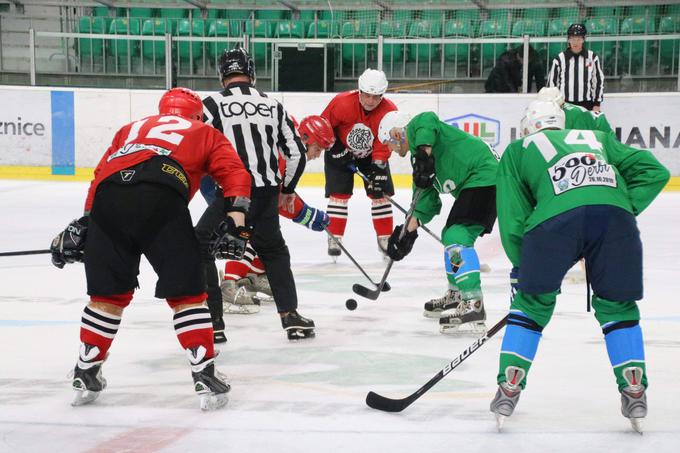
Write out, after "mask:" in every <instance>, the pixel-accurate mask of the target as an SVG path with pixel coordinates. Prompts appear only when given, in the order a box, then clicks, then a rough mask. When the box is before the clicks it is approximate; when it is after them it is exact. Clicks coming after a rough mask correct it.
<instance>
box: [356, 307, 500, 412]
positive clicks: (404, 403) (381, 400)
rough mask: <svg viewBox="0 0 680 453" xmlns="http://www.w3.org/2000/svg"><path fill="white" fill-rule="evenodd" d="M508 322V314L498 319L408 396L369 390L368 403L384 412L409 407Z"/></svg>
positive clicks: (398, 410) (399, 410)
mask: <svg viewBox="0 0 680 453" xmlns="http://www.w3.org/2000/svg"><path fill="white" fill-rule="evenodd" d="M507 322H508V315H505V317H504V318H503V319H501V320H500V321H498V323H497V324H496V325H495V326H493V327H492V328H491V329H490V330H489V331H488V332H487V333H486V335H484V336H483V337H481V338H479V339H478V340H477V341H475V342H474V343H472V344H471V345H470V346H469V347H468V348H467V349H466V350H465V351H463V353H462V354H460V355H459V356H458V357H456V358H455V359H453V360H452V361H451V362H450V363H448V364H447V365H446V366H445V367H444V368H442V369H441V370H439V372H438V373H437V374H435V375H434V377H433V378H432V379H430V380H429V381H427V383H425V385H423V386H422V387H420V388H419V389H418V390H416V391H415V392H413V393H412V394H410V395H409V396H407V397H406V398H401V399H392V398H387V397H385V396H382V395H378V394H377V393H375V392H368V395H366V404H367V405H368V406H369V407H371V408H373V409H377V410H379V411H384V412H401V411H403V410H404V409H406V408H407V407H409V406H410V405H411V404H413V402H414V401H415V400H417V399H418V398H420V397H421V396H423V394H424V393H425V392H427V391H428V390H430V389H431V388H432V387H434V386H435V384H437V383H438V382H439V381H441V380H442V379H444V376H446V375H447V374H449V373H450V372H451V371H453V370H454V369H455V368H456V367H457V366H458V365H460V364H461V363H462V362H463V361H464V360H465V359H467V358H468V357H470V355H472V353H473V352H475V351H476V350H477V349H479V348H480V347H481V346H482V345H483V344H484V343H486V342H487V340H488V339H489V338H491V337H493V336H494V335H495V334H496V333H498V331H499V330H501V329H502V328H503V327H504V326H505V324H506V323H507Z"/></svg>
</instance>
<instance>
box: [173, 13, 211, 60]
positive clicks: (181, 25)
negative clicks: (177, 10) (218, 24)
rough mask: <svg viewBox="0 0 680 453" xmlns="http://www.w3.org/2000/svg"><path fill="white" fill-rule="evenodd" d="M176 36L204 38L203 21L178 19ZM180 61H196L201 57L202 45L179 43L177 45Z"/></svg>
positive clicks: (198, 43)
mask: <svg viewBox="0 0 680 453" xmlns="http://www.w3.org/2000/svg"><path fill="white" fill-rule="evenodd" d="M177 36H186V37H198V36H205V20H203V19H191V20H190V19H180V20H179V22H178V23H177ZM177 48H178V51H179V58H180V60H184V61H189V60H197V59H199V58H201V57H202V56H203V43H201V42H187V41H184V42H182V41H180V42H179V43H178V45H177Z"/></svg>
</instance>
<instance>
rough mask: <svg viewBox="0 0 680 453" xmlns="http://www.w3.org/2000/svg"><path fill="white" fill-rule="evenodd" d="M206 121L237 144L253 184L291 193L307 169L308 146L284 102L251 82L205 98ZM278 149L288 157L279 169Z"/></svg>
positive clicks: (234, 144)
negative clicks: (306, 155) (283, 104)
mask: <svg viewBox="0 0 680 453" xmlns="http://www.w3.org/2000/svg"><path fill="white" fill-rule="evenodd" d="M203 113H204V118H203V120H204V122H206V123H208V124H211V125H212V126H213V127H214V128H215V129H217V130H219V131H220V132H222V133H223V134H224V135H225V136H226V137H227V138H228V139H229V141H230V142H231V144H232V145H233V146H234V148H236V151H237V152H238V155H239V157H240V158H241V160H242V161H243V165H245V167H246V170H248V172H249V173H250V175H251V177H252V178H253V187H255V188H267V187H276V186H278V185H279V184H280V183H283V187H282V188H281V191H282V192H284V193H292V192H293V191H295V186H296V185H297V183H298V180H299V179H300V176H301V175H302V172H303V171H304V169H305V162H306V158H305V153H306V151H307V150H306V148H305V146H304V145H303V144H302V142H301V141H300V136H299V135H298V133H297V130H296V129H295V125H294V124H293V121H292V120H291V118H290V116H288V113H287V112H286V110H285V109H284V108H283V106H282V105H281V103H280V102H279V101H277V100H276V99H271V98H268V97H267V95H266V94H264V93H262V92H261V91H260V90H258V89H257V88H255V87H254V86H252V85H251V84H249V83H245V82H244V83H232V84H230V85H229V86H228V87H227V88H225V89H224V90H222V91H221V92H219V93H215V94H211V95H210V96H208V97H207V98H205V99H203ZM279 151H280V152H281V154H282V155H283V158H284V159H285V160H286V172H285V175H282V174H281V170H280V169H279V162H278V156H279Z"/></svg>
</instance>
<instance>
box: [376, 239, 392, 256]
mask: <svg viewBox="0 0 680 453" xmlns="http://www.w3.org/2000/svg"><path fill="white" fill-rule="evenodd" d="M389 241H390V237H389V236H378V251H379V252H380V253H381V254H382V257H383V261H387V260H389V259H390V257H389V256H388V255H387V243H388V242H389Z"/></svg>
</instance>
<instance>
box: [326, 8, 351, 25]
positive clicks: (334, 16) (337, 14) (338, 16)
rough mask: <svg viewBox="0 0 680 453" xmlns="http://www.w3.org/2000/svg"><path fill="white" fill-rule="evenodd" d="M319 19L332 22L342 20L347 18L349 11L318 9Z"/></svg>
mask: <svg viewBox="0 0 680 453" xmlns="http://www.w3.org/2000/svg"><path fill="white" fill-rule="evenodd" d="M319 19H321V20H328V21H334V22H342V21H345V20H348V19H349V13H348V12H347V11H342V10H341V11H338V10H335V9H334V10H328V9H325V10H323V11H319Z"/></svg>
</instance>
